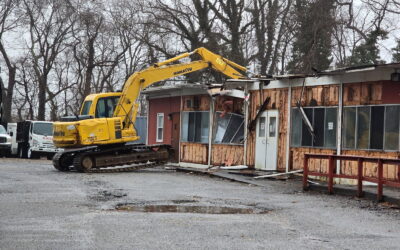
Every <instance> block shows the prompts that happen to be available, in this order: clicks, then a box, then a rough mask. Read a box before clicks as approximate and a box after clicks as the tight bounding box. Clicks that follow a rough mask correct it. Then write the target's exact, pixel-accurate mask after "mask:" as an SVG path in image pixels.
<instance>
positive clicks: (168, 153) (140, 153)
mask: <svg viewBox="0 0 400 250" xmlns="http://www.w3.org/2000/svg"><path fill="white" fill-rule="evenodd" d="M172 157H173V149H172V148H171V146H170V145H164V144H160V145H151V146H146V145H143V144H131V145H129V144H128V145H126V144H119V145H107V146H89V147H85V148H79V149H69V150H65V151H63V152H59V153H57V154H56V155H55V156H54V158H53V165H54V167H55V168H56V169H58V170H60V171H70V170H76V171H78V172H86V173H110V172H129V171H135V170H138V169H143V168H150V167H155V166H157V165H161V164H163V163H165V162H167V161H168V160H170V159H171V158H172ZM132 164H136V165H133V166H129V167H118V166H123V165H132ZM111 167H113V168H111ZM115 167H118V168H115ZM107 168H110V169H107Z"/></svg>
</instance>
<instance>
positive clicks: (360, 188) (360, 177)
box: [357, 158, 364, 197]
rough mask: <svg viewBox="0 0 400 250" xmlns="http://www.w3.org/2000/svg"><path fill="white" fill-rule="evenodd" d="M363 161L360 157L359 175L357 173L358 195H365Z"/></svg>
mask: <svg viewBox="0 0 400 250" xmlns="http://www.w3.org/2000/svg"><path fill="white" fill-rule="evenodd" d="M363 163H364V160H363V159H361V158H358V166H357V167H358V169H357V170H358V175H357V180H358V182H357V197H363V196H364V193H363V183H362V181H363Z"/></svg>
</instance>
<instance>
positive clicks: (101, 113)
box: [82, 96, 119, 118]
mask: <svg viewBox="0 0 400 250" xmlns="http://www.w3.org/2000/svg"><path fill="white" fill-rule="evenodd" d="M118 100H119V96H113V97H103V98H100V99H99V100H98V101H97V106H96V118H107V117H112V116H113V114H114V109H115V106H117V104H118ZM82 113H83V110H82Z"/></svg>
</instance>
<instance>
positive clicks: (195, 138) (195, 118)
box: [181, 111, 210, 143]
mask: <svg viewBox="0 0 400 250" xmlns="http://www.w3.org/2000/svg"><path fill="white" fill-rule="evenodd" d="M209 116H210V112H208V111H207V112H202V111H195V112H182V131H181V141H183V142H200V143H208V129H209V128H208V127H209V121H210V118H209Z"/></svg>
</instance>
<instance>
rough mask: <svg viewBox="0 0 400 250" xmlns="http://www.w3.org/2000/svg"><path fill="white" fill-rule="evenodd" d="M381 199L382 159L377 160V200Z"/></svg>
mask: <svg viewBox="0 0 400 250" xmlns="http://www.w3.org/2000/svg"><path fill="white" fill-rule="evenodd" d="M382 199H383V163H382V160H381V159H379V160H378V194H377V200H378V201H382Z"/></svg>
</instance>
